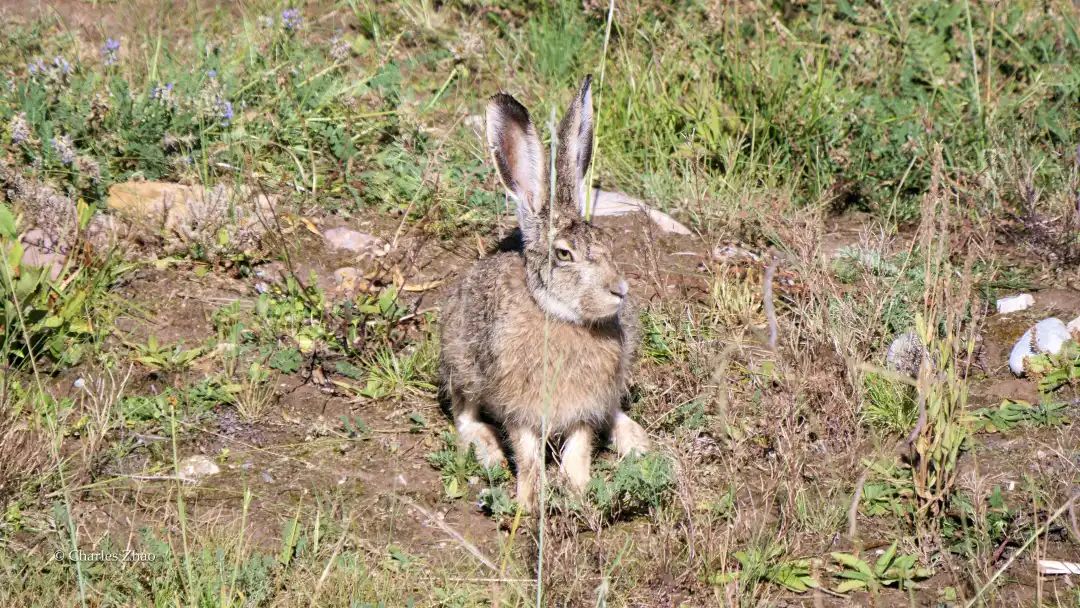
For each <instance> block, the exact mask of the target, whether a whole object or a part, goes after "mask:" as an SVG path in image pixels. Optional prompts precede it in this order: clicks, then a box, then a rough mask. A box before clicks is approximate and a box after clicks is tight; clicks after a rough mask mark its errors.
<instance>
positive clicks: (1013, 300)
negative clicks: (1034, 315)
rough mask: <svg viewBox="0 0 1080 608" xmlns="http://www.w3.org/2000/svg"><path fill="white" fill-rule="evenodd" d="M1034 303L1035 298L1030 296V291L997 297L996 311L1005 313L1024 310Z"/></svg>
mask: <svg viewBox="0 0 1080 608" xmlns="http://www.w3.org/2000/svg"><path fill="white" fill-rule="evenodd" d="M1034 304H1035V298H1034V297H1032V295H1031V294H1030V293H1022V294H1020V295H1015V296H1009V297H1007V298H1001V299H999V300H998V301H997V311H998V314H999V315H1006V314H1009V313H1010V312H1019V311H1021V310H1025V309H1027V308H1030V307H1031V306H1032V305H1034Z"/></svg>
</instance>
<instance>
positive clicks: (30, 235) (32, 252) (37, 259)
mask: <svg viewBox="0 0 1080 608" xmlns="http://www.w3.org/2000/svg"><path fill="white" fill-rule="evenodd" d="M20 240H21V242H22V246H23V255H22V260H20V261H21V263H22V264H23V265H24V266H32V267H34V268H46V269H48V271H49V278H50V279H52V280H54V281H55V280H56V279H57V278H59V277H60V273H61V272H62V271H63V270H64V262H65V261H66V260H67V254H66V253H64V252H63V251H62V249H61V247H60V246H59V245H58V244H57V242H56V239H55V238H53V237H52V236H50V235H49V234H47V233H46V232H45V231H44V230H42V229H40V228H32V229H30V230H27V231H26V232H25V233H24V234H23V235H22V238H21V239H20Z"/></svg>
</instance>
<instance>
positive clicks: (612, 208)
mask: <svg viewBox="0 0 1080 608" xmlns="http://www.w3.org/2000/svg"><path fill="white" fill-rule="evenodd" d="M582 203H584V201H582ZM628 213H644V214H645V215H647V216H649V219H651V220H652V222H653V223H654V224H656V225H657V226H658V227H659V228H660V229H661V230H663V231H664V232H671V233H673V234H682V235H689V234H692V233H691V232H690V229H689V228H687V227H686V226H683V225H682V224H680V223H679V222H677V221H675V218H673V217H671V216H670V215H668V214H666V213H664V212H662V211H657V210H656V209H653V208H651V207H649V206H648V205H646V204H645V203H644V201H642V200H641V199H638V198H634V197H632V196H630V195H628V194H624V193H622V192H611V191H608V190H600V189H599V188H595V189H593V196H592V214H593V215H626V214H628Z"/></svg>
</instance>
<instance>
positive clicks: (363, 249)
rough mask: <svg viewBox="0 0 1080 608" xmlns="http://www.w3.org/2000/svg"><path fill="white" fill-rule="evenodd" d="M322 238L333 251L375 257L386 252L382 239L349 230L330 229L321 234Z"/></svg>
mask: <svg viewBox="0 0 1080 608" xmlns="http://www.w3.org/2000/svg"><path fill="white" fill-rule="evenodd" d="M323 238H325V239H326V242H327V243H329V244H330V246H331V247H333V248H335V249H345V250H347V251H352V252H354V253H374V254H375V255H382V254H383V253H385V252H386V249H385V247H386V246H385V244H384V243H383V242H382V239H379V238H377V237H374V236H372V235H370V234H367V233H364V232H360V231H358V230H353V229H351V228H331V229H329V230H327V231H326V232H323Z"/></svg>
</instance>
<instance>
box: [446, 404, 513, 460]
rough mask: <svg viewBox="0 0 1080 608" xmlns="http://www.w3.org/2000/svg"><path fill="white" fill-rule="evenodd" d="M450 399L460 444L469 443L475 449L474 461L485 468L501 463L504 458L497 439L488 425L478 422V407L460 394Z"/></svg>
mask: <svg viewBox="0 0 1080 608" xmlns="http://www.w3.org/2000/svg"><path fill="white" fill-rule="evenodd" d="M451 399H452V400H453V403H452V405H451V407H452V408H453V411H454V425H455V426H456V427H457V431H458V435H461V440H462V442H463V443H464V444H465V445H466V446H467V445H469V444H470V443H471V444H472V445H473V446H474V447H475V448H476V459H477V460H479V461H480V464H482V465H484V466H485V467H491V466H495V465H497V464H499V463H500V462H502V460H503V458H504V456H503V451H502V448H500V447H499V438H498V437H497V436H496V435H495V430H494V429H493V428H491V425H490V424H487V423H485V422H484V421H482V420H480V406H479V405H477V404H476V402H474V401H470V400H468V399H467V398H466V397H465V396H464V395H461V394H453V395H451Z"/></svg>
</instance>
